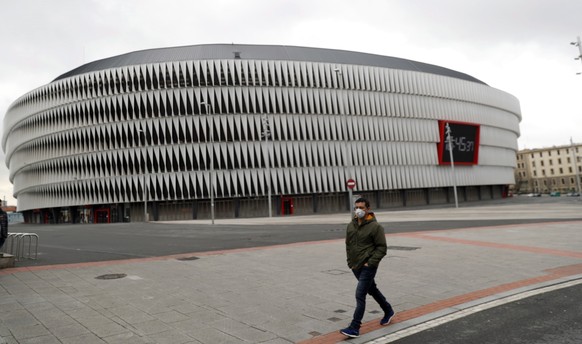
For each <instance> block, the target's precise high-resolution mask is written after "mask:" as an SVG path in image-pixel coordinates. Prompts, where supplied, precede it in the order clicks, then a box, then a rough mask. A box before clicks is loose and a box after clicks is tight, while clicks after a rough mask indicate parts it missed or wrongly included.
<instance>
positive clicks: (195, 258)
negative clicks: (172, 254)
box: [177, 256, 200, 261]
mask: <svg viewBox="0 0 582 344" xmlns="http://www.w3.org/2000/svg"><path fill="white" fill-rule="evenodd" d="M198 259H200V258H198V257H194V256H192V257H184V258H178V259H177V260H181V261H189V260H198Z"/></svg>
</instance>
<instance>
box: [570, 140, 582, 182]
mask: <svg viewBox="0 0 582 344" xmlns="http://www.w3.org/2000/svg"><path fill="white" fill-rule="evenodd" d="M570 149H571V150H572V160H573V161H572V162H573V163H574V174H575V175H576V190H577V191H578V193H581V192H582V190H580V171H578V154H576V150H575V146H574V141H572V138H571V137H570Z"/></svg>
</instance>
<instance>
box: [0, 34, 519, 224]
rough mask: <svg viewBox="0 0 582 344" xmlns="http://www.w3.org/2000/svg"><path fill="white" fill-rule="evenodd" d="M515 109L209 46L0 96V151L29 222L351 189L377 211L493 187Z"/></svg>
mask: <svg viewBox="0 0 582 344" xmlns="http://www.w3.org/2000/svg"><path fill="white" fill-rule="evenodd" d="M520 120H521V114H520V107H519V102H518V100H517V99H516V98H515V97H513V96H512V95H510V94H508V93H506V92H503V91H500V90H497V89H495V88H492V87H490V86H488V85H487V84H485V83H483V82H482V81H480V80H477V79H475V78H473V77H471V76H469V75H466V74H463V73H460V72H457V71H454V70H450V69H446V68H442V67H439V66H435V65H430V64H425V63H421V62H416V61H411V60H405V59H401V58H394V57H388V56H379V55H372V54H365V53H358V52H351V51H342V50H331V49H318V48H306V47H293V46H267V45H231V44H211V45H196V46H185V47H175V48H163V49H152V50H144V51H136V52H131V53H128V54H125V55H120V56H114V57H111V58H106V59H103V60H98V61H94V62H91V63H87V64H85V65H82V66H80V67H78V68H76V69H74V70H71V71H69V72H67V73H65V74H63V75H61V76H59V77H57V78H56V79H55V80H53V81H52V82H51V83H49V84H47V85H45V86H42V87H39V88H37V89H35V90H32V91H30V92H28V93H26V94H24V95H23V96H21V97H20V98H19V99H17V100H16V101H15V102H14V103H13V104H12V105H11V106H10V108H9V109H8V111H7V113H6V115H5V118H4V133H3V140H2V147H3V150H4V152H5V154H6V164H7V166H8V168H9V170H10V180H11V182H12V183H13V185H14V197H15V198H17V200H18V210H19V211H21V212H23V214H24V217H25V220H26V221H27V222H31V223H55V222H58V223H61V222H73V223H79V222H80V223H83V222H91V223H98V222H99V223H101V222H121V221H132V222H133V221H144V219H146V217H147V218H149V220H185V219H209V218H211V217H212V218H214V217H216V218H217V219H220V218H236V217H253V216H268V214H269V213H272V214H273V216H284V215H290V214H313V213H320V212H341V211H346V210H347V209H348V208H349V207H350V201H349V198H350V195H351V193H352V191H353V194H354V195H364V196H366V197H367V198H369V199H370V200H371V201H372V207H374V208H376V209H378V208H389V207H401V206H412V205H425V204H437V203H452V202H454V199H453V194H454V193H453V187H454V186H456V188H457V190H458V192H457V194H458V198H459V201H460V202H465V201H472V200H482V199H493V198H501V197H503V195H504V193H505V192H506V190H507V185H509V184H513V183H514V168H515V166H516V151H517V138H518V136H519V122H520ZM448 130H450V134H451V135H450V138H451V145H449V144H447V142H448V140H447V132H448ZM445 141H447V142H445ZM451 146H452V147H453V150H452V152H451V151H450V150H449V147H451ZM451 153H452V154H451ZM451 155H452V158H453V161H454V169H452V168H451V167H452V166H451ZM348 180H351V181H350V183H348ZM348 184H349V186H350V187H353V190H351V189H348Z"/></svg>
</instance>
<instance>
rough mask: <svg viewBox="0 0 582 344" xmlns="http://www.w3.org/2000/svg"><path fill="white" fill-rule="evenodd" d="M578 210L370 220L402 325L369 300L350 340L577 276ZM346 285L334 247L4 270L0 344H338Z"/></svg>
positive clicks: (555, 206)
mask: <svg viewBox="0 0 582 344" xmlns="http://www.w3.org/2000/svg"><path fill="white" fill-rule="evenodd" d="M581 209H582V203H581V202H570V203H543V204H542V203H540V204H537V203H531V204H502V205H485V206H472V207H461V208H459V209H455V208H446V209H442V208H441V209H424V210H407V211H390V212H388V211H385V212H384V211H383V212H378V213H377V217H378V220H379V221H380V222H382V223H383V224H384V225H385V229H386V233H387V242H388V245H389V250H388V255H387V256H386V258H385V259H384V260H383V261H382V263H381V265H380V268H379V271H378V274H377V283H378V286H379V288H380V289H381V290H382V291H383V292H384V294H385V295H386V296H387V297H388V299H389V301H390V302H391V303H392V304H393V306H394V308H395V309H396V311H397V316H396V317H395V318H394V322H393V324H391V325H390V326H387V327H380V326H379V324H378V322H379V319H380V318H381V317H382V313H381V311H380V309H379V307H377V305H376V304H375V303H374V301H373V300H372V299H371V298H369V303H368V305H369V306H368V308H367V310H366V315H365V318H364V321H365V324H364V326H363V328H362V336H361V337H360V338H357V339H351V340H349V341H348V342H349V343H364V342H367V341H373V340H375V339H377V338H379V337H383V336H386V335H388V334H390V333H395V332H398V331H401V330H405V329H406V328H409V327H411V326H414V325H418V324H421V323H423V322H426V321H428V320H430V319H433V318H437V317H440V316H443V315H446V314H450V313H454V312H457V311H459V310H462V309H465V308H467V307H470V306H474V305H475V304H479V303H484V302H488V301H491V300H494V299H496V298H500V297H505V296H508V295H512V294H518V293H522V292H524V291H527V290H531V289H535V288H539V287H542V286H547V285H553V284H558V283H565V282H568V281H576V280H579V279H581V278H582V235H581V234H580V232H581V231H582V211H581ZM534 218H535V219H541V220H543V219H553V220H555V221H550V222H540V223H528V224H511V225H499V226H490V227H478V226H477V227H472V228H462V229H451V230H439V231H418V232H414V231H413V232H406V233H390V222H391V221H411V222H414V221H437V220H454V219H473V220H479V219H483V220H485V219H487V220H490V219H534ZM558 219H568V221H558ZM230 221H231V220H217V223H219V224H224V225H226V224H229V223H231V222H230ZM343 222H345V215H337V214H336V215H319V216H303V217H286V218H273V219H268V218H266V219H265V218H263V219H247V220H244V219H237V220H236V223H233V224H253V225H256V226H269V225H271V226H273V225H277V224H285V223H286V224H296V225H297V226H300V225H301V224H303V223H310V224H317V223H322V224H323V223H343ZM196 223H197V224H203V223H205V222H204V221H196ZM41 240H42V238H41ZM98 277H101V278H98ZM114 277H120V278H114ZM355 285H356V280H355V278H354V276H353V275H352V274H351V272H350V271H349V270H348V268H347V266H346V259H345V248H344V242H343V240H341V239H335V240H325V241H315V242H302V243H292V244H281V245H276V246H267V247H258V248H242V249H232V250H220V251H212V252H191V253H186V254H178V255H171V256H162V257H150V258H141V259H128V260H115V261H105V262H93V263H76V264H61V265H51V266H29V267H18V264H17V267H16V268H12V269H4V270H0V343H20V344H24V343H43V344H50V343H79V344H81V343H82V344H94V343H95V344H97V343H99V344H104V343H108V344H114V343H123V344H131V343H160V344H162V343H168V344H182V343H212V344H215V343H270V344H275V343H336V342H341V341H343V340H344V339H345V337H343V336H342V335H340V334H339V333H338V330H339V329H341V328H343V327H345V326H347V325H348V324H349V322H350V320H351V316H352V312H353V310H354V306H355V300H354V290H355Z"/></svg>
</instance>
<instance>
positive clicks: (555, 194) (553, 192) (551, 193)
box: [550, 191, 562, 197]
mask: <svg viewBox="0 0 582 344" xmlns="http://www.w3.org/2000/svg"><path fill="white" fill-rule="evenodd" d="M550 196H551V197H560V196H562V194H561V193H560V192H559V191H552V192H550Z"/></svg>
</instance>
